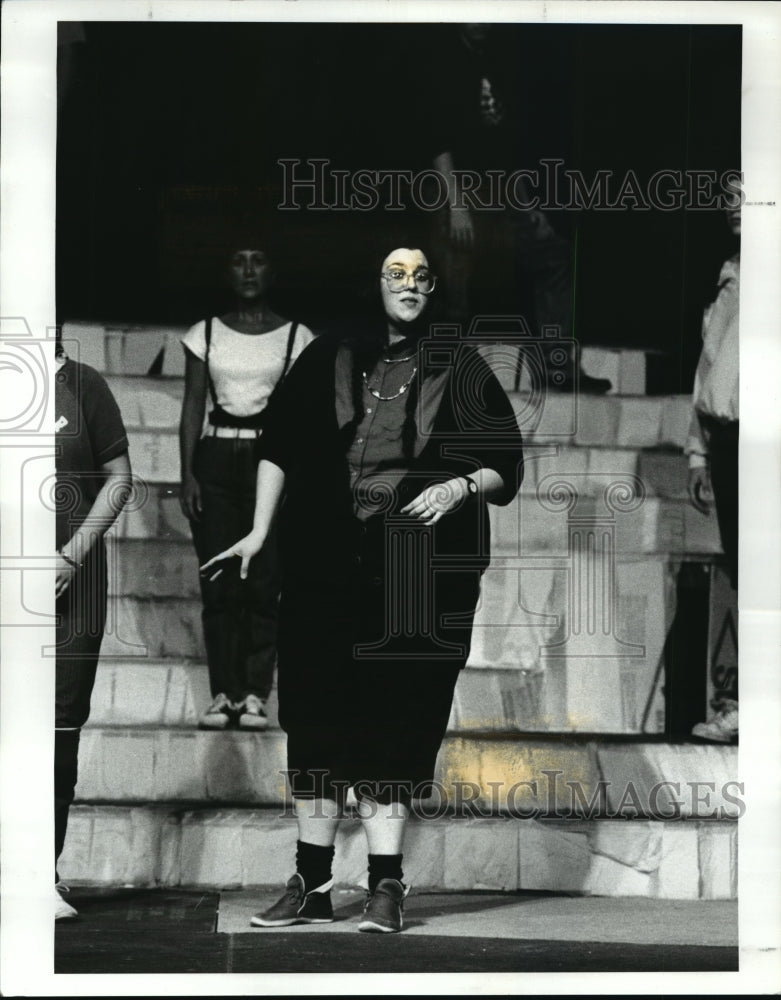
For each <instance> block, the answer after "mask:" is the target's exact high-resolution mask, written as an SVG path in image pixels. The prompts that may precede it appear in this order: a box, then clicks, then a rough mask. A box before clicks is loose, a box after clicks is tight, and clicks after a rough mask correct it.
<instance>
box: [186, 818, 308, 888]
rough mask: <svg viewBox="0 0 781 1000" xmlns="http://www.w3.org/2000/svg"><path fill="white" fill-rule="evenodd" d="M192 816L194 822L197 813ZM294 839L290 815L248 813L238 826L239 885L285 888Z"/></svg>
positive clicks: (293, 867)
mask: <svg viewBox="0 0 781 1000" xmlns="http://www.w3.org/2000/svg"><path fill="white" fill-rule="evenodd" d="M192 815H193V821H194V822H197V813H195V814H192ZM297 837H298V831H297V828H296V823H295V820H294V819H293V817H292V815H287V816H283V815H281V814H280V813H279V812H278V811H275V810H269V815H268V816H266V815H264V814H263V813H258V812H256V811H249V810H247V816H246V818H245V819H244V820H243V821H242V826H241V863H242V884H243V885H275V884H278V885H280V886H282V885H284V884H285V882H287V880H288V878H290V876H291V875H292V874H293V871H294V869H295V858H296V840H297ZM189 881H194V879H189Z"/></svg>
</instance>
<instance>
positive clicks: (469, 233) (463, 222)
mask: <svg viewBox="0 0 781 1000" xmlns="http://www.w3.org/2000/svg"><path fill="white" fill-rule="evenodd" d="M474 238H475V227H474V224H473V223H472V216H471V215H470V214H469V209H468V208H467V207H466V205H460V206H458V207H455V206H454V207H452V208H451V209H450V239H451V240H452V241H453V245H454V246H455V247H457V248H458V249H459V250H469V249H470V248H471V246H472V243H473V242H474Z"/></svg>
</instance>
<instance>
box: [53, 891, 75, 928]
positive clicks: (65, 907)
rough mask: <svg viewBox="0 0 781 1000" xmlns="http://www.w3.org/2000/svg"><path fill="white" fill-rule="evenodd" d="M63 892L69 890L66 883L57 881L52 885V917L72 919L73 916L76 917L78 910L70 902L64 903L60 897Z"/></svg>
mask: <svg viewBox="0 0 781 1000" xmlns="http://www.w3.org/2000/svg"><path fill="white" fill-rule="evenodd" d="M64 892H70V889H69V888H68V887H67V885H63V884H62V882H58V883H57V885H55V887H54V919H55V920H73V918H74V917H78V915H79V911H78V910H77V909H76V908H75V907H74V906H71V904H70V903H66V902H65V900H64V899H63V898H62V894H63V893H64Z"/></svg>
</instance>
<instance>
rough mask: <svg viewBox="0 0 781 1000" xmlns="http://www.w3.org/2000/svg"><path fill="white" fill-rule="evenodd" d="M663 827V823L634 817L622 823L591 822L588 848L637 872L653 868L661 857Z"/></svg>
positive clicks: (648, 870) (655, 868) (651, 870)
mask: <svg viewBox="0 0 781 1000" xmlns="http://www.w3.org/2000/svg"><path fill="white" fill-rule="evenodd" d="M664 830H665V828H664V826H663V825H662V824H660V823H653V822H651V823H644V822H642V821H637V822H634V823H631V824H627V825H626V826H624V827H621V826H619V825H618V824H617V823H614V822H602V823H593V824H592V825H591V826H590V828H589V849H590V850H591V853H592V854H595V855H599V856H600V857H605V858H610V859H611V860H612V861H616V862H618V863H619V864H621V865H626V866H628V867H629V868H634V869H636V870H637V871H639V872H654V871H656V870H657V869H658V868H659V865H660V864H661V861H662V856H663V835H664Z"/></svg>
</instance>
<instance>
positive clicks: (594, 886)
mask: <svg viewBox="0 0 781 1000" xmlns="http://www.w3.org/2000/svg"><path fill="white" fill-rule="evenodd" d="M651 887H652V878H651V876H650V875H649V874H648V872H643V871H638V870H637V869H636V868H630V867H628V866H627V865H622V864H620V863H619V862H618V861H614V860H613V859H612V858H606V857H603V856H602V855H592V857H591V864H590V866H589V870H588V873H587V874H586V877H585V880H584V882H583V891H584V892H586V893H588V894H589V895H591V896H614V895H618V896H649V895H650V894H651Z"/></svg>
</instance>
